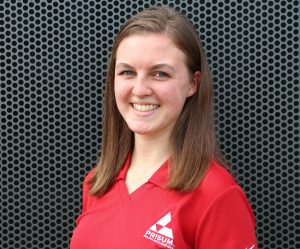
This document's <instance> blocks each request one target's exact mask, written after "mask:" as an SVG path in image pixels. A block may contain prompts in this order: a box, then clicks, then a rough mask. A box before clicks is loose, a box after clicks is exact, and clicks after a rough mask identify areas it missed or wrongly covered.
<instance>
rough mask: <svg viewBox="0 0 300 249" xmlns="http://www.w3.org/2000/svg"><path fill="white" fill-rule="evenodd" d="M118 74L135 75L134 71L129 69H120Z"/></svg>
mask: <svg viewBox="0 0 300 249" xmlns="http://www.w3.org/2000/svg"><path fill="white" fill-rule="evenodd" d="M119 75H124V76H133V75H135V74H134V72H133V71H131V70H124V71H121V72H120V73H119Z"/></svg>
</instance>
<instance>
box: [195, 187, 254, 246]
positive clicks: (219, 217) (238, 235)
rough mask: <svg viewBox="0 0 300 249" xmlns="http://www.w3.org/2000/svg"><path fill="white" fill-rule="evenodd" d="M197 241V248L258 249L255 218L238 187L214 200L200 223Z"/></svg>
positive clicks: (226, 191)
mask: <svg viewBox="0 0 300 249" xmlns="http://www.w3.org/2000/svg"><path fill="white" fill-rule="evenodd" d="M195 241H196V245H195V248H197V249H202V248H205V249H219V248H222V249H258V247H257V240H256V236H255V218H254V215H253V212H252V209H251V207H250V204H249V203H248V200H247V198H246V196H245V194H244V193H243V191H242V190H241V188H240V187H239V186H232V187H230V188H229V189H227V190H225V191H224V192H222V193H221V194H220V195H219V196H218V197H217V198H216V199H215V200H214V201H213V203H212V204H211V205H210V206H209V208H208V209H207V212H206V214H205V215H204V218H203V219H202V220H201V221H200V223H199V226H198V229H197V234H196V240H195Z"/></svg>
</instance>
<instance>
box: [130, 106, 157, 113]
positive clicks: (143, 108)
mask: <svg viewBox="0 0 300 249" xmlns="http://www.w3.org/2000/svg"><path fill="white" fill-rule="evenodd" d="M158 107H159V105H139V104H133V108H134V109H136V110H138V111H141V112H147V111H152V110H155V109H157V108H158Z"/></svg>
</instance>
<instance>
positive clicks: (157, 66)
mask: <svg viewBox="0 0 300 249" xmlns="http://www.w3.org/2000/svg"><path fill="white" fill-rule="evenodd" d="M118 68H133V66H131V65H129V64H127V63H125V62H120V63H117V64H116V69H118ZM164 68H166V69H169V70H171V71H172V72H176V70H175V68H174V67H173V66H171V65H169V64H167V63H159V64H155V65H153V66H151V67H150V69H151V70H158V69H164Z"/></svg>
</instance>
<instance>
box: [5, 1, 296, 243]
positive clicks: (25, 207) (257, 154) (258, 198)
mask: <svg viewBox="0 0 300 249" xmlns="http://www.w3.org/2000/svg"><path fill="white" fill-rule="evenodd" d="M157 3H163V4H170V5H172V6H174V7H176V8H178V9H179V10H181V11H184V12H185V13H187V15H188V16H189V17H190V18H191V19H192V20H193V22H194V23H195V26H196V27H197V30H198V31H199V34H200V37H201V38H202V40H203V41H204V45H205V49H206V51H207V55H208V57H209V61H210V65H211V68H212V70H213V74H214V78H215V90H216V91H215V103H216V105H215V107H216V121H217V123H216V125H217V128H218V136H219V140H220V144H221V147H222V150H223V151H224V153H225V155H226V157H227V159H228V161H229V162H230V164H231V165H232V166H233V170H234V172H235V174H236V178H237V180H238V182H239V183H240V184H241V186H242V187H243V188H244V190H245V192H246V193H247V196H248V198H249V200H250V202H251V204H252V206H253V209H254V211H255V215H256V219H257V236H258V240H259V245H260V248H264V249H269V248H289V249H296V248H300V232H299V227H300V224H299V220H300V219H299V214H300V210H299V206H300V205H299V199H300V198H299V192H300V191H299V185H300V184H299V179H300V177H299V171H300V170H299V157H300V156H299V151H300V150H299V144H300V142H299V137H300V136H299V130H300V129H299V128H300V127H299V86H300V83H299V1H274V0H264V1H261V0H250V1H242V0H234V1H229V0H225V1H105V0H95V1H90V0H59V1H52V0H47V1H40V0H34V1H28V0H23V1H16V0H9V1H8V0H7V1H0V63H1V64H0V164H1V175H0V177H1V191H0V193H1V202H0V215H1V217H0V236H1V237H0V248H3V249H18V248H24V249H28V248H39V249H40V248H55V249H60V248H64V249H65V248H68V245H69V240H70V237H71V233H72V230H73V228H74V226H75V219H76V217H77V215H78V214H79V213H80V210H81V183H82V180H83V177H84V176H85V174H86V173H87V172H88V171H89V170H90V169H91V168H92V167H93V165H94V164H95V163H96V161H97V154H98V148H99V144H100V141H101V122H102V118H101V117H102V103H101V98H102V93H103V88H104V86H103V81H104V76H105V69H106V63H107V58H108V55H109V51H110V47H111V44H112V41H113V38H114V36H115V33H116V32H117V30H118V28H119V26H120V24H121V23H123V22H124V20H125V19H126V18H127V17H129V16H130V15H132V14H133V13H136V11H138V10H140V9H142V8H144V7H147V6H149V5H152V4H157Z"/></svg>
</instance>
